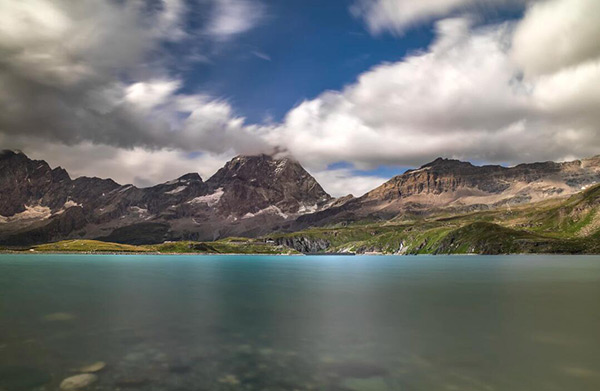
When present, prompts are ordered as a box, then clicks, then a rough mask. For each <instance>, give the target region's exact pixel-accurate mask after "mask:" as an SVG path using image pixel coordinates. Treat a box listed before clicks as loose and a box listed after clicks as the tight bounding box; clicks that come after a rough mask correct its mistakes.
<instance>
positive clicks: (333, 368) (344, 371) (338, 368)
mask: <svg viewBox="0 0 600 391" xmlns="http://www.w3.org/2000/svg"><path fill="white" fill-rule="evenodd" d="M325 369H326V370H327V371H328V372H331V373H334V374H336V375H338V376H340V377H353V378H357V379H366V378H370V377H376V376H384V375H386V374H387V372H388V371H387V370H386V369H385V368H382V367H380V366H377V365H375V364H371V363H365V362H359V361H342V362H332V363H328V364H327V365H326V366H325Z"/></svg>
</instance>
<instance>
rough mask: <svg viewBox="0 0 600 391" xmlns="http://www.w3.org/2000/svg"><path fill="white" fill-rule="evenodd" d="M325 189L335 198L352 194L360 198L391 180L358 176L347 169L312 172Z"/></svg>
mask: <svg viewBox="0 0 600 391" xmlns="http://www.w3.org/2000/svg"><path fill="white" fill-rule="evenodd" d="M311 173H312V175H313V176H314V177H315V179H316V180H317V182H319V183H320V184H321V186H323V189H324V190H325V191H326V192H327V193H329V194H330V195H332V196H334V197H341V196H345V195H348V194H352V195H354V196H355V197H360V196H361V195H363V194H365V193H366V192H368V191H370V190H373V189H374V188H376V187H377V186H379V185H381V184H383V183H384V182H385V181H387V180H388V179H389V178H384V177H380V176H369V175H360V174H356V173H355V172H354V171H353V170H351V169H347V168H340V169H333V170H323V171H315V172H311Z"/></svg>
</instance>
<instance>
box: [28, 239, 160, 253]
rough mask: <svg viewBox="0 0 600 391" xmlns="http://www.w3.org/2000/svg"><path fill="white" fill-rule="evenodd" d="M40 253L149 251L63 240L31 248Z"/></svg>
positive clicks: (124, 245) (123, 246)
mask: <svg viewBox="0 0 600 391" xmlns="http://www.w3.org/2000/svg"><path fill="white" fill-rule="evenodd" d="M33 249H34V250H35V251H42V252H126V253H142V252H148V251H149V250H148V249H146V248H144V247H141V246H134V245H130V244H120V243H111V242H102V241H99V240H79V239H77V240H63V241H60V242H55V243H47V244H40V245H39V246H35V247H33Z"/></svg>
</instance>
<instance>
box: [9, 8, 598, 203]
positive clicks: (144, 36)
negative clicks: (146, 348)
mask: <svg viewBox="0 0 600 391" xmlns="http://www.w3.org/2000/svg"><path fill="white" fill-rule="evenodd" d="M73 4H74V3H73V2H72V1H71V0H23V1H18V2H11V1H5V2H0V52H2V53H3V56H2V57H1V58H0V82H2V84H3V89H2V90H1V91H0V109H1V111H0V144H2V146H3V147H5V148H17V149H22V150H23V151H24V152H26V153H27V154H29V155H30V156H32V157H34V158H38V159H45V160H47V161H48V162H49V163H50V164H51V165H52V166H57V165H61V166H63V167H65V168H67V169H68V170H69V172H71V173H72V175H73V176H79V175H88V176H89V175H95V176H100V177H112V178H114V179H115V180H117V181H119V182H121V183H128V182H133V183H134V184H137V185H140V186H146V185H151V184H155V183H158V182H162V181H166V180H169V179H172V178H174V177H177V176H180V175H182V174H185V173H187V172H198V173H200V174H201V176H202V177H203V178H205V179H206V178H208V177H209V176H210V175H212V174H213V173H214V172H215V171H216V170H217V169H218V168H219V167H221V166H222V165H223V164H224V163H225V162H226V161H227V160H229V159H231V158H232V157H234V156H235V155H238V154H256V153H269V154H277V155H278V156H280V155H281V156H283V155H286V156H291V157H293V158H295V159H297V160H298V161H299V162H300V163H301V164H302V165H303V166H304V167H305V168H307V169H308V170H309V172H310V173H311V174H313V175H314V176H315V177H316V178H317V180H318V181H319V182H320V183H321V184H322V185H323V186H324V188H325V189H326V190H327V191H329V192H330V193H331V194H333V195H336V196H337V195H343V194H347V193H353V194H354V195H360V194H362V193H364V192H366V191H368V190H370V189H372V188H374V187H376V186H378V185H380V184H381V183H383V182H384V181H385V180H387V179H389V178H390V177H392V176H393V175H396V174H398V173H401V172H403V171H405V170H406V169H407V168H414V167H419V166H421V165H423V164H425V163H427V162H429V161H432V160H434V159H435V158H437V157H439V156H441V157H447V158H456V159H462V160H468V161H471V162H474V163H477V164H488V163H490V164H504V165H513V164H518V163H522V162H533V161H545V160H571V159H576V158H583V157H588V156H592V155H596V154H598V151H600V137H599V134H598V133H599V132H600V129H599V128H598V124H599V123H600V116H599V114H598V110H597V107H598V105H600V87H598V86H600V44H597V42H598V39H597V38H598V36H600V17H599V16H598V15H600V2H598V1H596V0H447V1H441V0H419V1H415V0H347V1H341V0H339V1H338V0H335V1H334V0H331V1H318V0H285V1H284V0H108V1H102V2H98V1H96V0H80V1H78V2H77V3H76V6H75V5H73Z"/></svg>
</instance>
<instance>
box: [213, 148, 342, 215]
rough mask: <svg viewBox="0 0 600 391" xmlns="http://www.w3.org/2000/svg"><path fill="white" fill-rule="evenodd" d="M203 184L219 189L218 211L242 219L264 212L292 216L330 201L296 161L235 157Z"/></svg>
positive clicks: (265, 157)
mask: <svg viewBox="0 0 600 391" xmlns="http://www.w3.org/2000/svg"><path fill="white" fill-rule="evenodd" d="M207 184H208V185H209V186H210V187H211V189H213V190H214V191H216V190H217V189H222V191H223V197H221V200H220V202H219V206H218V208H219V210H220V211H221V213H223V214H225V215H232V216H235V217H243V216H245V215H248V216H250V215H255V214H258V213H265V212H267V209H268V208H272V210H273V211H274V212H275V213H277V214H279V215H282V216H283V215H295V214H302V213H306V212H308V211H316V210H317V209H319V208H320V207H321V206H323V205H324V204H325V203H327V202H329V201H330V200H331V199H332V198H331V196H330V195H329V194H327V193H326V192H325V190H323V188H322V187H321V185H319V184H318V183H317V181H316V180H315V178H313V177H312V176H311V175H310V174H309V173H308V172H306V170H305V169H304V168H303V167H302V166H301V165H300V164H299V163H298V162H296V161H294V160H292V159H289V158H283V159H274V158H272V157H271V156H268V155H259V156H238V157H236V158H234V159H233V160H231V161H229V162H228V163H227V164H225V167H223V168H221V169H220V170H219V171H217V173H216V174H215V175H213V176H212V177H211V178H210V179H209V180H208V181H207Z"/></svg>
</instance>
